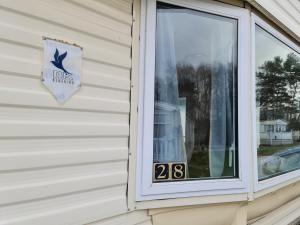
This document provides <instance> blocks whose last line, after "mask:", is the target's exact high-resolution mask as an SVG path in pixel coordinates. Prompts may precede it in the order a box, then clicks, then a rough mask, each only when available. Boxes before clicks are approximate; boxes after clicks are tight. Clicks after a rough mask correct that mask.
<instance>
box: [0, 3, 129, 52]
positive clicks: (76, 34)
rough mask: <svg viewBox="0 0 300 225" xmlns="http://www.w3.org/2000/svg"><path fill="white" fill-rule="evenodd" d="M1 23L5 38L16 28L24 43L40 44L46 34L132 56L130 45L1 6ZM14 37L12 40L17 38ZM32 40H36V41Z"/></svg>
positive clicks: (2, 33)
mask: <svg viewBox="0 0 300 225" xmlns="http://www.w3.org/2000/svg"><path fill="white" fill-rule="evenodd" d="M0 24H1V27H2V29H7V34H6V32H4V30H2V29H1V30H0V32H1V35H3V38H4V39H7V38H9V37H11V36H12V35H11V32H12V31H13V30H14V31H15V32H16V33H17V34H19V33H22V34H23V39H24V40H23V43H24V44H28V45H30V46H35V45H39V43H40V41H41V39H42V37H43V36H46V37H54V38H58V39H62V40H64V39H66V40H68V41H69V42H71V43H73V42H74V43H80V44H81V45H84V46H85V45H89V46H94V47H97V48H99V49H103V50H105V51H106V52H117V53H119V54H121V55H126V56H128V57H129V56H130V46H124V45H121V44H118V43H115V42H112V41H110V40H103V39H101V38H99V37H96V36H93V35H90V34H86V33H84V32H81V31H76V30H71V29H67V28H65V27H62V26H60V25H58V24H53V23H49V22H47V21H44V20H37V19H35V18H32V17H29V16H25V15H23V14H17V13H15V12H13V11H8V10H6V9H5V8H1V7H0ZM45 28H46V29H45ZM14 38H16V37H14ZM14 38H13V39H12V40H15V39H14ZM30 41H35V42H36V43H33V42H30Z"/></svg>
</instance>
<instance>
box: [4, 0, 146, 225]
mask: <svg viewBox="0 0 300 225" xmlns="http://www.w3.org/2000/svg"><path fill="white" fill-rule="evenodd" d="M131 25H132V2H131V0H98V1H94V0H85V1H81V0H66V1H63V0H26V1H23V0H3V1H1V2H0V49H1V51H0V127H1V129H0V224H1V225H4V224H5V225H6V224H9V225H21V224H22V225H25V224H30V225H34V224H36V225H41V224H42V225H47V224H48V225H54V224H55V225H59V224H61V225H68V224H72V225H76V224H78V225H79V224H87V223H91V222H94V221H99V222H97V223H93V224H94V225H96V224H105V225H113V224H125V225H133V224H136V225H138V224H139V225H149V223H150V218H149V217H148V216H147V213H146V212H145V211H140V212H133V213H127V212H128V207H127V199H126V191H127V177H128V175H127V166H128V137H129V111H130V70H131V42H132V37H131ZM43 36H46V37H51V38H57V39H62V40H66V41H69V42H71V43H76V44H78V45H80V46H82V47H83V74H82V83H83V85H82V88H81V89H80V91H79V92H77V93H76V94H75V95H74V96H73V97H72V98H71V99H70V100H69V101H67V102H66V103H65V104H64V105H60V104H58V103H57V102H56V100H55V99H54V98H53V97H52V96H51V94H50V93H49V92H48V90H47V89H46V88H45V87H44V86H43V85H42V84H41V81H40V76H41V68H42V61H43V45H42V37H43Z"/></svg>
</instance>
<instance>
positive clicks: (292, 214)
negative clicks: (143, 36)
mask: <svg viewBox="0 0 300 225" xmlns="http://www.w3.org/2000/svg"><path fill="white" fill-rule="evenodd" d="M230 1H232V2H234V4H237V5H239V1H238V0H226V2H230ZM136 2H137V3H139V0H136ZM257 2H258V3H259V4H261V5H262V6H263V4H264V3H263V2H264V1H263V0H262V1H260V0H257ZM268 3H269V1H268ZM288 4H293V3H292V0H289V3H288ZM271 5H272V6H270V8H271V7H273V8H274V7H275V9H276V7H278V8H277V11H278V10H281V8H282V4H281V3H280V1H275V0H274V1H272V3H271ZM276 5H277V6H276ZM240 6H243V4H242V3H241V4H240ZM265 7H266V9H267V10H271V9H270V8H268V5H265ZM295 8H297V7H295ZM297 10H298V8H297ZM275 11H276V10H275ZM275 11H273V13H274V16H278V18H279V17H280V16H279V15H281V14H282V13H283V12H284V10H281V11H280V12H279V13H278V12H277V13H276V12H275ZM285 11H286V10H285ZM270 12H271V11H270ZM291 12H293V13H292V16H288V15H286V14H288V13H291ZM298 12H299V10H298ZM271 13H272V12H271ZM284 15H285V16H284V17H285V18H289V19H286V20H285V23H286V24H287V26H288V27H289V28H290V29H291V30H293V31H295V32H296V31H297V29H296V30H295V29H294V28H295V26H294V27H293V25H290V24H295V20H294V19H292V18H294V17H295V16H296V18H297V17H298V14H297V13H296V12H295V10H292V11H289V10H288V12H285V14H284ZM281 16H282V15H281ZM281 20H282V19H281ZM282 21H283V22H284V19H283V20H282ZM132 22H133V21H132V2H131V0H84V1H83V0H26V1H23V0H2V1H0V49H1V51H0V127H1V129H0V225H24V224H25V225H26V224H30V225H41V224H42V225H53V224H55V225H71V224H72V225H83V224H88V225H100V224H101V225H117V224H118V225H121V224H122V225H152V224H153V225H168V224H172V225H182V224H186V225H194V224H195V225H198V224H201V225H246V224H247V222H248V223H249V224H254V225H260V224H270V225H271V224H288V223H290V222H292V221H293V220H295V219H296V218H297V217H298V216H299V215H300V212H299V210H298V209H299V208H300V199H299V196H300V183H299V182H298V183H294V184H292V185H290V186H287V187H285V188H282V189H280V190H274V192H272V193H270V194H267V195H263V194H261V195H263V196H262V197H259V198H256V199H255V200H253V201H249V202H237V203H222V204H221V203H220V204H210V205H201V201H199V203H198V204H196V205H195V206H186V207H171V206H170V207H169V208H159V207H160V206H161V205H166V204H165V203H162V202H164V201H161V204H160V203H159V204H156V207H154V206H152V207H151V208H153V209H150V210H147V207H144V208H146V210H138V211H134V210H133V209H134V207H135V203H134V202H133V200H134V197H133V196H131V197H130V199H129V203H130V205H131V206H130V207H128V205H127V180H128V169H127V168H128V141H129V140H128V139H129V116H130V85H131V76H130V75H131V74H130V71H131V69H132V70H134V71H135V73H134V72H133V75H132V76H133V78H132V80H135V79H137V77H138V72H137V71H138V69H137V68H133V66H132V65H133V64H134V65H135V66H137V65H138V62H132V61H131V45H132V42H137V41H138V38H137V36H136V37H135V38H133V39H132V36H131V26H132ZM296 22H297V20H296ZM298 22H299V21H298ZM298 27H299V23H298ZM298 31H299V29H298ZM137 33H138V32H137ZM134 34H136V33H134ZM298 35H299V34H298ZM43 36H47V37H51V38H58V39H63V40H67V41H69V42H74V43H77V44H79V45H81V46H82V47H83V49H84V50H83V75H82V82H83V86H82V88H81V90H80V91H79V92H77V93H76V94H75V95H74V96H73V97H72V98H71V99H70V100H69V101H68V102H67V103H66V104H64V105H59V104H58V103H57V102H56V101H55V99H54V98H53V97H52V96H51V94H50V93H49V92H48V90H47V89H46V88H45V87H44V86H43V85H42V84H41V82H40V80H39V79H40V73H41V67H42V65H41V63H42V57H43V49H42V37H43ZM134 52H135V51H134ZM136 58H138V57H136ZM131 97H132V96H131ZM133 97H134V96H133ZM135 97H136V96H135ZM132 99H134V98H131V101H133V100H132ZM134 101H137V98H136V99H134ZM131 104H132V102H131ZM135 106H136V104H135V105H134V107H135ZM132 133H134V135H136V131H135V132H131V134H132ZM131 138H132V139H133V140H135V137H131ZM133 146H135V145H134V144H133ZM131 151H132V152H131V154H130V155H131V156H133V155H134V149H131ZM132 164H134V158H133V161H131V165H130V166H132V167H133V168H134V165H132ZM130 183H131V184H130V186H132V187H133V186H134V183H135V182H134V176H133V178H131V180H130ZM133 189H134V188H133ZM129 191H130V190H129ZM132 195H134V193H133V194H132ZM193 199H195V198H193ZM193 199H186V200H185V202H189V201H197V200H193ZM249 199H250V200H252V196H249ZM166 201H168V200H166ZM175 201H177V200H175ZM180 201H182V199H178V201H177V203H176V204H175V205H180ZM129 208H130V210H132V211H131V212H129ZM149 214H150V216H149ZM282 218H284V219H282Z"/></svg>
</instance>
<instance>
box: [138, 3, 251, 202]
mask: <svg viewBox="0 0 300 225" xmlns="http://www.w3.org/2000/svg"><path fill="white" fill-rule="evenodd" d="M161 2H166V3H170V4H174V5H178V6H182V7H186V8H191V9H194V10H199V11H203V12H208V13H213V14H216V15H220V16H227V17H231V18H235V19H238V133H239V134H238V135H239V136H238V137H239V154H238V160H239V168H238V169H239V178H233V179H216V180H193V181H179V182H166V183H165V182H163V183H153V181H152V171H153V170H152V166H153V118H154V78H155V74H154V73H155V71H154V70H155V24H156V0H147V1H146V0H142V2H141V3H142V4H141V29H140V30H141V34H140V76H139V90H140V91H139V106H138V134H139V135H138V152H137V153H138V154H137V168H136V172H137V179H136V181H137V182H136V201H143V200H153V199H166V198H180V197H191V196H207V195H225V194H226V195H228V194H240V193H247V192H248V188H249V187H248V186H249V185H248V184H249V183H248V178H249V170H248V168H249V156H251V154H250V152H251V138H250V135H251V134H252V133H251V130H250V128H251V115H250V112H251V108H250V104H248V103H249V102H250V100H251V96H250V93H251V90H250V87H251V85H249V84H250V82H251V76H250V75H251V74H250V65H249V63H248V62H250V14H249V11H248V10H246V9H243V8H238V7H235V6H232V5H227V4H223V3H218V2H212V1H197V0H185V1H182V0H162V1H161Z"/></svg>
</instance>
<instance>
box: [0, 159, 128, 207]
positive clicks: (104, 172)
mask: <svg viewBox="0 0 300 225" xmlns="http://www.w3.org/2000/svg"><path fill="white" fill-rule="evenodd" d="M126 165H127V163H126V160H124V161H123V162H118V163H116V162H115V163H104V164H99V165H97V164H96V165H86V166H74V167H59V168H52V169H39V170H29V171H26V170H23V171H18V172H10V173H9V174H6V173H1V174H0V183H1V187H0V205H1V204H11V203H16V202H20V201H27V200H32V199H39V198H45V197H49V196H52V197H53V196H56V195H61V194H69V193H73V192H78V191H84V190H91V189H96V188H98V189H99V188H108V187H109V188H111V187H112V186H116V185H119V186H120V185H126V181H127V173H126V170H125V169H126Z"/></svg>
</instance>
